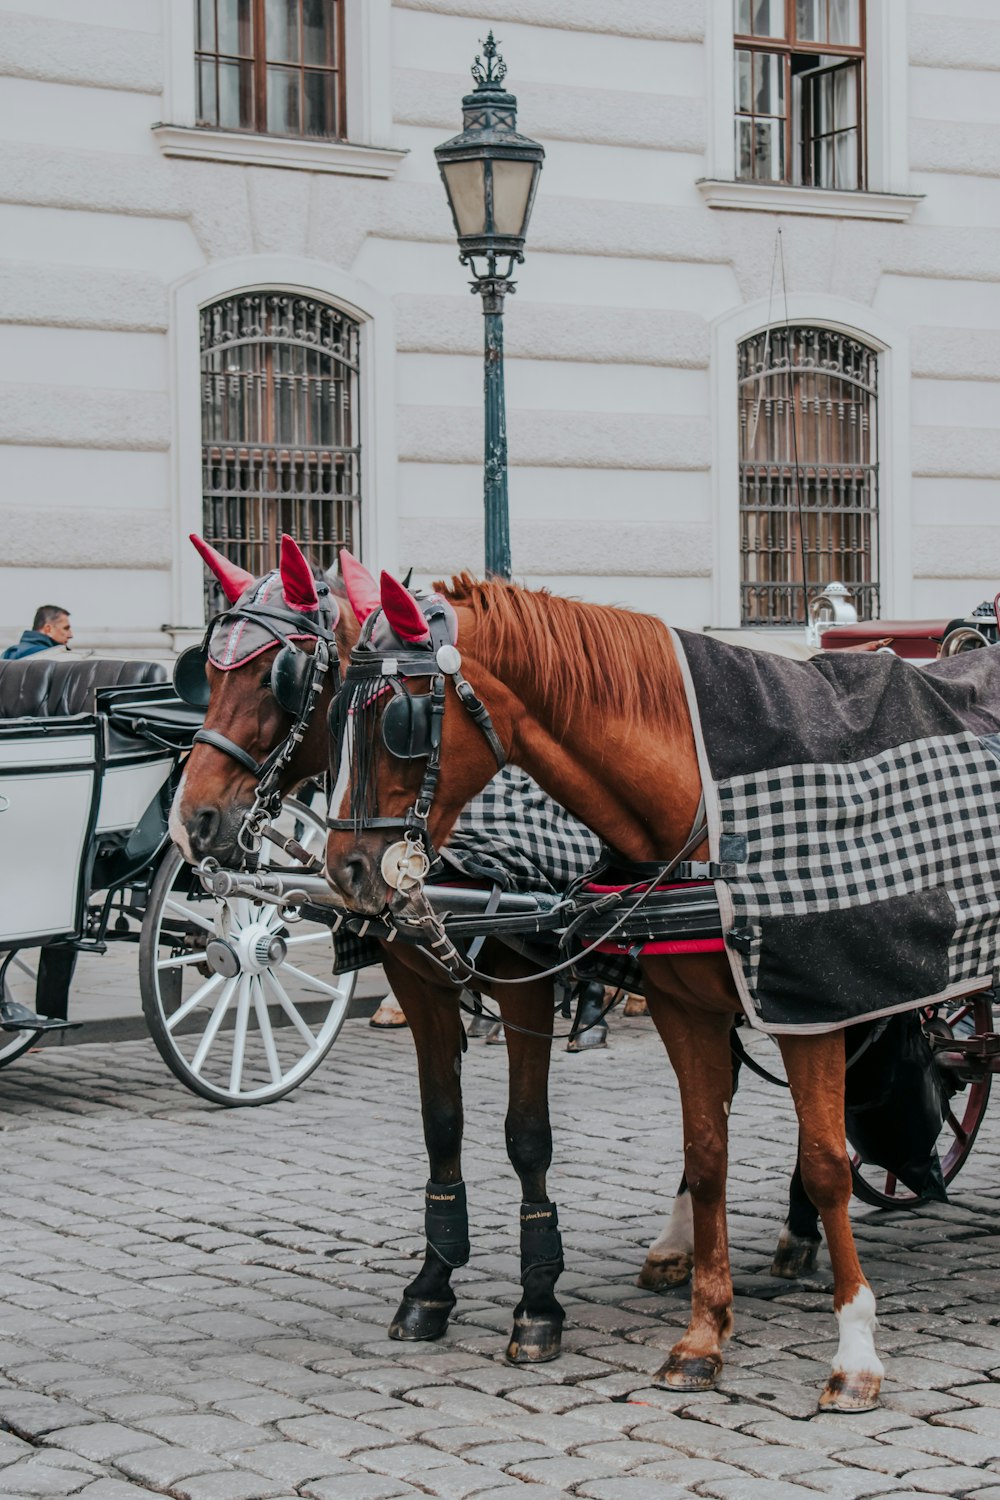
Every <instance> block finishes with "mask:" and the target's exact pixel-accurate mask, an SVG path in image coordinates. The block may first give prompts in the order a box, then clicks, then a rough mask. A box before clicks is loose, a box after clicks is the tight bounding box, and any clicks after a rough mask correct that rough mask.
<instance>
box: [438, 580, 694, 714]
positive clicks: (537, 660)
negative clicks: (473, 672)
mask: <svg viewBox="0 0 1000 1500" xmlns="http://www.w3.org/2000/svg"><path fill="white" fill-rule="evenodd" d="M434 587H435V588H436V589H437V590H438V591H439V592H440V593H442V594H444V595H445V597H446V598H447V599H449V600H450V601H451V603H452V604H455V605H460V606H462V607H464V608H466V609H469V610H471V611H472V615H473V618H474V619H475V622H476V632H477V646H478V647H480V648H481V650H482V653H483V657H484V660H485V661H486V662H487V663H489V661H491V660H496V659H497V658H501V657H502V658H505V659H506V660H508V661H515V662H516V663H517V669H518V673H519V675H523V674H527V676H528V680H529V682H530V684H531V686H532V687H533V688H535V689H537V690H538V691H539V692H543V693H544V694H545V697H546V702H547V703H548V704H549V706H550V708H551V710H552V714H553V717H554V718H556V719H559V718H562V717H564V716H565V719H566V721H567V723H568V722H569V720H570V718H571V716H572V715H573V714H574V713H579V711H580V709H581V708H591V709H596V710H598V712H605V713H611V714H617V715H621V716H622V717H625V718H630V717H635V718H637V719H642V720H644V721H647V722H648V721H650V720H652V721H656V722H659V723H661V724H663V725H665V726H666V727H673V726H675V725H676V724H678V723H680V722H683V720H684V717H685V713H686V702H685V693H684V684H683V681H682V679H681V674H680V670H679V668H678V664H677V658H676V656H675V654H674V650H673V647H672V645H671V643H670V637H669V635H668V634H667V628H666V626H665V625H664V624H663V621H662V620H659V619H657V618H656V617H655V616H654V615H644V614H639V613H638V612H633V611H632V610H629V609H621V608H616V607H613V606H612V605H608V604H584V603H583V602H582V601H581V600H579V599H567V598H564V597H563V596H562V595H560V594H550V593H549V591H548V589H525V588H520V587H518V586H517V585H516V584H512V583H505V582H503V581H502V580H499V579H490V580H489V581H487V582H483V581H481V580H479V579H476V578H474V577H473V576H472V575H471V574H470V573H459V574H458V575H457V576H456V577H454V578H452V580H451V584H450V585H447V584H443V583H437V584H435V585H434ZM459 645H461V642H459Z"/></svg>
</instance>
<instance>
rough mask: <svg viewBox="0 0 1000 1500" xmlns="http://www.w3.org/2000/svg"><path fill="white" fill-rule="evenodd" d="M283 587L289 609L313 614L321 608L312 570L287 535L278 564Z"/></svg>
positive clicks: (282, 543)
mask: <svg viewBox="0 0 1000 1500" xmlns="http://www.w3.org/2000/svg"><path fill="white" fill-rule="evenodd" d="M278 571H279V572H280V574H281V587H282V588H283V589H284V591H285V603H286V604H287V605H288V608H289V609H298V610H301V611H302V612H303V613H304V614H311V613H312V611H313V610H314V609H318V608H319V595H318V594H317V593H316V582H315V579H314V578H313V576H312V569H311V568H310V566H309V564H308V563H307V562H306V560H305V558H304V557H303V556H302V553H301V552H300V551H299V548H298V544H297V543H296V542H295V540H294V539H293V538H292V537H290V536H288V534H287V533H285V534H284V535H283V536H282V538H281V560H280V562H279V564H278Z"/></svg>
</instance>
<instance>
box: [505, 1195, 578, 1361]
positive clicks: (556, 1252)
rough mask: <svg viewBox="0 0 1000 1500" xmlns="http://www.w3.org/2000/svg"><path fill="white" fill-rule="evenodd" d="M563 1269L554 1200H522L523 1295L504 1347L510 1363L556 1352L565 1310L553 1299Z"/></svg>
mask: <svg viewBox="0 0 1000 1500" xmlns="http://www.w3.org/2000/svg"><path fill="white" fill-rule="evenodd" d="M562 1271H563V1250H562V1236H561V1235H560V1233H559V1214H558V1210H557V1209H556V1206H555V1204H554V1203H522V1204H521V1286H522V1288H523V1290H524V1295H523V1297H522V1298H521V1301H520V1303H519V1304H518V1306H517V1307H516V1308H515V1309H514V1331H513V1333H512V1334H511V1339H510V1343H509V1345H508V1347H507V1359H508V1360H509V1361H510V1362H511V1363H512V1364H518V1365H522V1364H543V1363H544V1362H545V1361H546V1360H550V1359H555V1358H556V1357H557V1355H558V1354H559V1351H560V1348H561V1344H562V1325H563V1319H564V1318H565V1316H566V1314H565V1313H564V1311H563V1309H562V1307H561V1306H560V1305H559V1303H558V1302H557V1301H556V1297H555V1284H556V1282H557V1281H558V1279H559V1277H560V1275H561V1274H562Z"/></svg>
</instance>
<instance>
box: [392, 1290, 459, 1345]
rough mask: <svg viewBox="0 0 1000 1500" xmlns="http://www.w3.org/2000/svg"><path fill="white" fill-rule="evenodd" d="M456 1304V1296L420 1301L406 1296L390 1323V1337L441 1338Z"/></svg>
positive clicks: (410, 1338) (407, 1338) (405, 1338)
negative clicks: (446, 1300) (445, 1299)
mask: <svg viewBox="0 0 1000 1500" xmlns="http://www.w3.org/2000/svg"><path fill="white" fill-rule="evenodd" d="M454 1306H455V1300H454V1298H452V1300H451V1301H450V1302H420V1301H418V1300H417V1298H415V1297H404V1298H403V1300H402V1302H401V1303H400V1304H399V1306H398V1307H397V1309H396V1316H395V1317H394V1318H393V1320H392V1322H391V1323H390V1324H389V1337H390V1338H391V1339H404V1340H407V1341H411V1340H431V1339H439V1338H440V1337H441V1335H442V1334H443V1333H444V1331H445V1329H446V1328H447V1327H448V1319H449V1317H450V1316H451V1310H452V1308H453V1307H454Z"/></svg>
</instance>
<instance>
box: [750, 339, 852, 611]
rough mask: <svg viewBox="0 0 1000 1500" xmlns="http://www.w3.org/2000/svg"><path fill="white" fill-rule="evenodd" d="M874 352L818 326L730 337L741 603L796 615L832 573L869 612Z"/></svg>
mask: <svg viewBox="0 0 1000 1500" xmlns="http://www.w3.org/2000/svg"><path fill="white" fill-rule="evenodd" d="M877 409H878V357H877V354H876V352H875V350H874V349H870V348H869V347H868V346H867V345H866V344H863V343H862V342H861V341H860V340H859V339H856V338H853V337H851V336H850V335H849V334H846V333H836V332H834V331H832V330H831V329H827V328H809V327H802V326H798V325H794V326H785V327H780V328H769V329H765V330H764V331H763V332H761V333H757V334H754V335H753V337H752V338H749V339H747V340H745V342H743V343H742V344H740V346H739V420H740V549H741V558H740V561H741V568H740V608H741V619H742V623H743V624H744V625H797V624H802V623H803V622H804V621H805V619H806V615H807V598H808V595H809V594H811V593H812V592H813V591H814V590H815V589H816V588H817V587H823V586H825V585H826V584H828V583H831V582H833V581H834V580H837V581H839V582H840V583H844V584H846V585H847V586H848V588H849V589H850V590H851V593H852V594H853V596H854V599H855V602H856V604H857V607H858V614H859V616H860V617H861V618H863V619H873V618H877V616H878V613H879V583H878V459H877Z"/></svg>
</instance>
